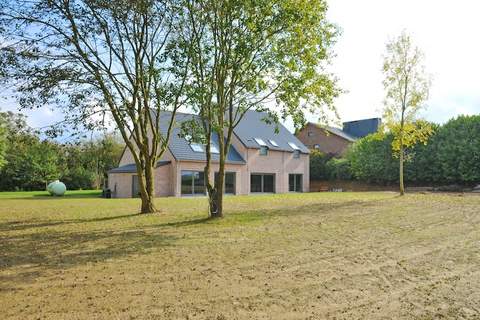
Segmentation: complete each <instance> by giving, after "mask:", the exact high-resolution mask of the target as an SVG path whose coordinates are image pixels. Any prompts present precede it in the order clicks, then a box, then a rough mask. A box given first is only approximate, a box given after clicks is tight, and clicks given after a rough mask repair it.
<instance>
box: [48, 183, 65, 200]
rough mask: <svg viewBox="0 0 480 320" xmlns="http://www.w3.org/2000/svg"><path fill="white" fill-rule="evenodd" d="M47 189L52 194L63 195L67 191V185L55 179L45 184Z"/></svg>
mask: <svg viewBox="0 0 480 320" xmlns="http://www.w3.org/2000/svg"><path fill="white" fill-rule="evenodd" d="M47 191H48V193H50V194H51V195H52V196H63V195H64V194H65V191H67V187H66V186H65V184H64V183H63V182H60V181H59V180H55V181H53V182H52V183H50V184H49V185H48V186H47Z"/></svg>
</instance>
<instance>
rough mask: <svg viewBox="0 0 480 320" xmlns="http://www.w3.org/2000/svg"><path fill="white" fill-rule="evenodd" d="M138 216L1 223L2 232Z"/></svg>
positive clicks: (132, 214) (130, 214) (133, 214)
mask: <svg viewBox="0 0 480 320" xmlns="http://www.w3.org/2000/svg"><path fill="white" fill-rule="evenodd" d="M136 216H140V214H138V213H129V214H124V215H119V216H106V217H97V218H91V219H62V220H37V219H32V220H18V221H8V222H4V223H0V232H1V231H20V230H28V229H37V228H44V227H54V226H61V225H68V224H76V223H88V222H103V221H112V220H120V219H124V218H132V217H136Z"/></svg>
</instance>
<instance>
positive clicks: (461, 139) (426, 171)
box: [310, 116, 480, 184]
mask: <svg viewBox="0 0 480 320" xmlns="http://www.w3.org/2000/svg"><path fill="white" fill-rule="evenodd" d="M433 128H434V133H433V135H432V136H431V137H430V139H429V141H428V143H427V144H425V145H424V144H417V145H415V146H414V147H412V148H410V149H409V150H407V154H406V158H407V160H406V163H405V179H406V181H408V182H413V183H417V184H422V183H429V184H437V183H459V184H475V183H478V182H480V116H460V117H458V118H456V119H452V120H450V121H449V122H447V123H446V124H444V125H442V126H438V125H433ZM392 140H393V137H392V135H391V134H389V133H376V134H372V135H369V136H367V137H365V138H363V139H360V140H358V141H357V142H355V143H354V144H353V145H352V146H351V147H350V149H349V150H348V151H347V153H346V155H345V157H344V158H342V159H336V158H332V157H330V156H328V155H324V154H321V153H319V152H312V154H311V166H310V168H311V178H312V179H313V180H326V179H333V180H336V179H339V180H349V179H358V180H362V181H366V182H373V183H384V184H386V183H394V182H397V181H398V159H397V158H396V157H394V155H393V154H392V148H391V143H392Z"/></svg>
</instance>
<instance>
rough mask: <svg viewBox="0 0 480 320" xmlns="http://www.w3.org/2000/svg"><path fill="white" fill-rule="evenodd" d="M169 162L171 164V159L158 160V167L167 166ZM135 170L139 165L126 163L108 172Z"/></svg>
mask: <svg viewBox="0 0 480 320" xmlns="http://www.w3.org/2000/svg"><path fill="white" fill-rule="evenodd" d="M167 164H170V161H158V162H157V167H161V166H165V165H167ZM133 172H137V166H136V165H135V164H134V163H131V164H126V165H124V166H121V167H118V168H114V169H112V170H109V171H108V173H133Z"/></svg>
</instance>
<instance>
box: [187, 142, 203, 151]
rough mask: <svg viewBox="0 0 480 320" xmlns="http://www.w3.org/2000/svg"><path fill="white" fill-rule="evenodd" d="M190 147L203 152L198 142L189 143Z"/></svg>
mask: <svg viewBox="0 0 480 320" xmlns="http://www.w3.org/2000/svg"><path fill="white" fill-rule="evenodd" d="M190 147H191V148H192V150H193V151H195V152H203V146H202V145H201V144H199V143H190Z"/></svg>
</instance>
